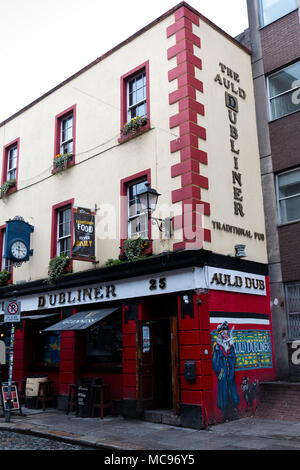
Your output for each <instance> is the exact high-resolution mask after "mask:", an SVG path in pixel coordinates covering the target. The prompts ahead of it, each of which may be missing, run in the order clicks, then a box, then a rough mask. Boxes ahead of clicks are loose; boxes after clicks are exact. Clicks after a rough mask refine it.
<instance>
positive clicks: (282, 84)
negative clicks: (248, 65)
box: [269, 62, 300, 98]
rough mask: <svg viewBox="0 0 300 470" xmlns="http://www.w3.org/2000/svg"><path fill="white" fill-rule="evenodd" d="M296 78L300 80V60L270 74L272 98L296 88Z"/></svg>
mask: <svg viewBox="0 0 300 470" xmlns="http://www.w3.org/2000/svg"><path fill="white" fill-rule="evenodd" d="M296 80H300V62H297V63H296V64H293V65H291V66H289V67H286V68H285V69H284V70H280V71H279V72H276V73H274V74H273V75H271V76H270V78H269V85H270V98H272V97H274V96H276V95H279V94H280V93H284V92H285V91H288V90H291V89H292V88H295V84H294V82H295V81H296Z"/></svg>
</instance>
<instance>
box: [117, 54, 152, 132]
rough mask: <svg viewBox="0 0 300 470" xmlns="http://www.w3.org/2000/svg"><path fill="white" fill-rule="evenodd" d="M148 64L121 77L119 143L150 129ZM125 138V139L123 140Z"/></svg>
mask: <svg viewBox="0 0 300 470" xmlns="http://www.w3.org/2000/svg"><path fill="white" fill-rule="evenodd" d="M149 95H150V91H149V62H145V63H144V64H141V65H140V66H139V67H136V68H135V69H133V70H131V71H130V72H128V73H126V74H125V75H123V76H122V77H121V133H122V138H121V139H120V141H123V140H126V139H128V138H129V137H132V136H133V135H134V134H136V133H139V132H137V131H140V129H143V130H146V129H150V96H149ZM124 136H125V139H124Z"/></svg>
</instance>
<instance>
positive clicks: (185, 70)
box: [167, 6, 211, 249]
mask: <svg viewBox="0 0 300 470" xmlns="http://www.w3.org/2000/svg"><path fill="white" fill-rule="evenodd" d="M193 24H195V25H197V26H199V17H198V16H197V15H195V14H194V13H193V12H191V11H190V10H189V9H187V8H186V7H184V6H183V7H181V8H179V9H178V10H177V11H176V12H175V23H174V24H172V25H171V26H169V27H168V28H167V37H168V38H169V37H171V36H173V35H176V44H175V46H172V47H170V48H169V49H168V51H167V57H168V60H170V59H172V58H173V57H176V59H177V66H176V67H175V68H173V69H171V70H170V71H169V73H168V78H169V81H170V82H171V81H173V80H176V79H177V85H178V89H177V90H175V91H173V92H172V93H170V94H169V103H170V104H174V103H178V107H179V113H178V114H176V115H174V116H171V117H170V123H169V126H170V129H173V128H174V127H179V138H178V139H175V140H172V141H171V142H170V151H171V153H174V152H177V151H180V159H181V163H180V164H176V165H173V166H172V167H171V176H172V178H176V177H178V176H181V189H177V190H174V191H173V192H172V203H176V202H181V203H182V212H183V214H184V213H185V214H187V212H191V215H190V218H191V220H192V222H191V224H190V225H192V226H193V228H194V232H195V229H196V230H197V229H199V228H201V229H202V222H201V217H197V216H196V214H197V212H199V205H201V208H202V211H203V213H204V214H205V215H209V213H210V207H209V204H208V203H206V202H205V201H203V197H202V194H201V188H204V189H208V187H209V182H208V179H207V178H205V177H204V176H202V175H200V163H202V164H207V154H206V152H203V151H202V150H201V149H199V139H203V140H206V129H205V128H203V127H202V126H199V125H198V124H197V120H198V114H200V115H202V116H204V115H205V109H204V106H203V104H202V103H200V102H198V101H197V93H196V92H197V91H199V92H201V93H203V83H202V82H201V81H200V80H198V79H197V78H196V77H195V73H196V68H198V69H199V70H202V61H201V59H199V58H198V57H196V55H195V54H194V46H197V47H199V48H200V47H201V40H200V38H199V37H198V36H196V35H195V34H193V33H192V30H193ZM197 206H198V207H197ZM187 207H188V209H187ZM183 217H184V216H183V215H181V216H177V217H176V218H175V220H174V224H175V225H174V228H175V229H176V228H182V227H185V229H187V230H185V231H184V240H183V241H182V242H177V243H174V249H184V248H186V242H187V241H188V242H189V243H191V242H193V241H195V239H194V240H193V239H191V238H190V237H189V236H187V235H190V233H191V231H190V230H189V228H190V227H189V226H186V224H185V223H184V220H183ZM196 220H197V222H195V221H196ZM186 232H187V233H186ZM202 239H203V240H205V241H207V242H210V241H211V233H210V230H208V229H202ZM200 244H201V242H200ZM199 248H201V246H199Z"/></svg>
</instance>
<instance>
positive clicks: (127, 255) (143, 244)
mask: <svg viewBox="0 0 300 470" xmlns="http://www.w3.org/2000/svg"><path fill="white" fill-rule="evenodd" d="M148 248H149V240H147V239H145V238H141V237H138V238H128V239H127V240H125V241H124V252H123V254H122V255H121V256H120V258H119V259H117V260H114V259H109V260H107V262H106V266H114V265H116V264H120V263H126V262H132V261H139V260H142V259H145V258H147V255H146V254H145V251H146V250H147V249H148Z"/></svg>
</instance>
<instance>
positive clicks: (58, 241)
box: [56, 206, 72, 256]
mask: <svg viewBox="0 0 300 470" xmlns="http://www.w3.org/2000/svg"><path fill="white" fill-rule="evenodd" d="M66 211H70V232H69V233H67V234H66V235H63V236H61V237H60V236H59V227H60V223H59V221H60V215H61V214H62V213H63V212H66ZM56 217H57V233H56V255H57V256H60V255H61V254H62V253H65V251H63V250H61V243H63V242H64V241H65V240H67V239H70V251H69V252H67V253H66V255H67V256H71V253H72V246H71V239H72V236H71V235H72V207H71V206H66V207H62V208H60V209H58V210H57V213H56Z"/></svg>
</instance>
